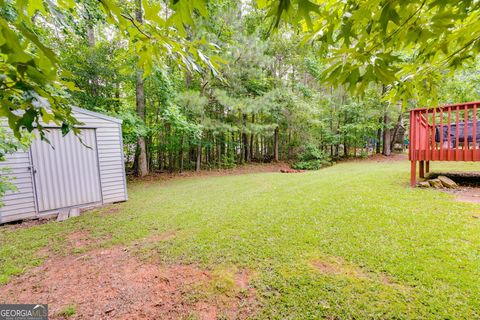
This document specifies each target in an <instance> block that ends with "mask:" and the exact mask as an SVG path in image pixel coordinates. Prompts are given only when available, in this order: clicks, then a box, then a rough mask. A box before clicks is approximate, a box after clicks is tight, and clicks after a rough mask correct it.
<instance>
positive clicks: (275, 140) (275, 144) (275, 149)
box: [273, 126, 280, 162]
mask: <svg viewBox="0 0 480 320" xmlns="http://www.w3.org/2000/svg"><path fill="white" fill-rule="evenodd" d="M279 131H280V129H279V127H278V126H277V127H276V128H275V132H274V134H273V160H274V161H276V162H278V158H279V157H278V140H279V139H278V138H279V137H278V135H279Z"/></svg>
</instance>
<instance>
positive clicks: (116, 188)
mask: <svg viewBox="0 0 480 320" xmlns="http://www.w3.org/2000/svg"><path fill="white" fill-rule="evenodd" d="M73 114H74V116H75V117H76V118H77V119H78V120H79V121H80V122H83V124H82V125H80V126H79V127H80V128H82V127H83V128H90V129H95V132H96V144H97V153H98V167H99V171H100V183H101V193H102V203H104V204H106V203H113V202H119V201H126V200H127V199H128V195H127V184H126V178H125V168H124V156H123V145H122V128H121V121H119V120H117V119H113V118H110V117H107V116H103V115H100V114H97V113H94V112H91V111H87V110H83V109H79V108H74V111H73ZM1 122H2V123H0V125H3V126H5V121H1ZM32 156H33V155H32V154H31V151H30V150H28V151H19V152H16V153H15V154H12V155H8V156H7V161H4V162H0V167H8V168H10V169H11V172H10V173H9V174H8V176H11V177H15V179H14V180H13V181H12V182H13V183H14V184H15V185H16V186H17V188H18V190H17V191H16V192H9V193H8V194H7V195H6V196H5V197H4V198H3V199H2V200H1V201H2V202H3V203H4V206H3V207H1V208H0V223H5V222H9V221H14V220H21V219H26V218H35V217H38V216H39V215H41V213H39V212H38V208H37V207H36V198H35V193H36V191H35V185H34V179H33V175H32V172H31V171H30V169H29V167H30V166H31V163H32V159H31V157H32ZM37 187H38V186H37ZM54 211H55V210H54ZM57 211H58V210H57ZM48 213H51V212H48ZM48 213H46V214H48Z"/></svg>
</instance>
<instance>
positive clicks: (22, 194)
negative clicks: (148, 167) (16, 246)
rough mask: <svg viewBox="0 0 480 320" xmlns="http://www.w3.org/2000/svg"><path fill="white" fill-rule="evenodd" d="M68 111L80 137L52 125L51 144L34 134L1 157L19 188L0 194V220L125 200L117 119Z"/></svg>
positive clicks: (42, 214) (2, 163)
mask: <svg viewBox="0 0 480 320" xmlns="http://www.w3.org/2000/svg"><path fill="white" fill-rule="evenodd" d="M73 115H74V116H75V118H76V119H78V120H79V121H80V122H82V123H83V124H82V125H80V126H79V128H81V133H80V137H81V139H79V138H78V137H77V136H75V135H74V134H73V133H69V134H67V135H66V136H65V137H62V133H61V131H60V129H59V128H58V127H54V126H52V127H49V128H48V132H47V133H46V136H47V138H48V140H49V141H50V144H48V143H47V142H45V141H42V140H40V138H39V137H37V139H34V140H33V141H32V144H31V146H30V148H29V149H28V150H26V151H18V152H16V153H14V154H11V155H7V157H6V161H3V162H0V167H8V168H10V169H11V171H10V173H8V175H9V176H11V177H13V178H14V179H13V180H12V182H13V183H14V184H15V185H16V186H17V189H18V190H17V191H15V192H9V193H7V195H6V196H5V197H4V198H3V199H1V201H2V202H3V203H4V206H3V207H1V208H0V224H1V223H5V222H9V221H15V220H22V219H28V218H38V217H42V216H46V215H51V214H55V213H58V212H60V211H61V210H68V209H70V208H82V207H92V206H98V205H102V204H106V203H113V202H120V201H126V200H127V198H128V196H127V184H126V180H125V168H124V158H123V145H122V143H123V142H122V127H121V125H122V121H121V120H119V119H116V118H112V117H109V116H105V115H102V114H100V113H96V112H92V111H88V110H84V109H80V108H73Z"/></svg>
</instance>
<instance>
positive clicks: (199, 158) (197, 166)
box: [195, 141, 202, 172]
mask: <svg viewBox="0 0 480 320" xmlns="http://www.w3.org/2000/svg"><path fill="white" fill-rule="evenodd" d="M201 165H202V143H201V141H199V142H198V145H197V161H196V163H195V171H197V172H199V171H200V169H201Z"/></svg>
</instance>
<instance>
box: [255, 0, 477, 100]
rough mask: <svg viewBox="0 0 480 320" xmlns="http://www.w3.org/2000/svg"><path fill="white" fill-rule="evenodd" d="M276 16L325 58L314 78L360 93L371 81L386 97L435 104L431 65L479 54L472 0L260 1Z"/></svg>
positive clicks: (454, 64) (452, 64) (458, 64)
mask: <svg viewBox="0 0 480 320" xmlns="http://www.w3.org/2000/svg"><path fill="white" fill-rule="evenodd" d="M259 6H260V7H266V8H267V10H268V12H269V13H270V15H271V16H273V17H274V25H278V24H279V21H281V20H283V21H288V22H291V23H292V24H293V25H294V26H298V27H299V28H300V29H301V30H302V31H304V32H305V33H304V34H305V37H306V39H305V41H308V42H314V43H315V44H317V45H318V52H319V56H321V57H323V56H327V55H328V67H327V68H326V69H325V70H324V72H323V76H322V78H323V79H324V80H325V81H327V82H329V83H332V84H333V85H343V86H345V87H347V88H348V89H349V90H350V91H351V92H354V93H358V94H362V93H364V92H365V90H366V89H367V88H368V87H369V85H370V84H371V83H377V84H383V85H385V86H388V90H389V93H388V96H387V98H388V99H390V101H392V102H396V101H399V100H403V101H404V103H406V101H407V99H412V98H413V99H417V100H419V101H420V102H421V103H422V104H424V103H431V102H432V101H433V102H434V103H435V102H436V98H437V92H436V90H435V88H436V87H438V85H439V80H440V78H439V74H438V70H441V69H445V68H451V69H457V68H462V67H463V63H464V62H466V61H471V60H473V59H474V58H475V57H476V56H477V55H478V53H479V50H480V46H479V45H478V44H479V43H480V38H479V37H478V34H479V32H480V25H479V24H478V23H477V21H478V19H479V17H480V4H479V3H478V2H476V1H456V0H445V1H434V0H429V1H425V0H413V1H408V2H405V1H400V0H396V1H390V0H367V1H348V2H346V3H345V2H343V1H335V0H331V1H309V0H274V1H263V0H262V1H260V2H259Z"/></svg>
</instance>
